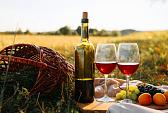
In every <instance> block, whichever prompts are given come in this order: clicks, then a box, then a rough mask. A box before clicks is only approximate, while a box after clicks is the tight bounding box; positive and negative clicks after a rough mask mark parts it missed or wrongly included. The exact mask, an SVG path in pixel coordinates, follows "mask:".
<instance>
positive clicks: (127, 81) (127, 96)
mask: <svg viewBox="0 0 168 113" xmlns="http://www.w3.org/2000/svg"><path fill="white" fill-rule="evenodd" d="M126 77H127V79H126V99H129V78H130V76H129V75H126Z"/></svg>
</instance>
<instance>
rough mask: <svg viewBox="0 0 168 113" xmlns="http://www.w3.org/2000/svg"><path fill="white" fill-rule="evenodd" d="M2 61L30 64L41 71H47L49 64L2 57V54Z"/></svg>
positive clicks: (0, 56)
mask: <svg viewBox="0 0 168 113" xmlns="http://www.w3.org/2000/svg"><path fill="white" fill-rule="evenodd" d="M0 61H12V62H17V63H22V64H28V65H32V66H35V67H37V68H40V69H46V68H47V66H48V65H47V64H46V63H44V62H37V61H34V60H31V59H26V58H21V57H14V56H11V55H1V54H0Z"/></svg>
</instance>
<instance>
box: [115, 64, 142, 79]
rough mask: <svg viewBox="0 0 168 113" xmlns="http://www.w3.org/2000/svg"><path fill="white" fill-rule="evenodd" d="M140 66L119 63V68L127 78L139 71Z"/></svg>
mask: <svg viewBox="0 0 168 113" xmlns="http://www.w3.org/2000/svg"><path fill="white" fill-rule="evenodd" d="M138 66H139V63H118V68H119V69H120V71H121V72H122V73H123V74H124V75H126V76H131V75H132V74H133V73H134V72H135V71H136V70H137V69H138Z"/></svg>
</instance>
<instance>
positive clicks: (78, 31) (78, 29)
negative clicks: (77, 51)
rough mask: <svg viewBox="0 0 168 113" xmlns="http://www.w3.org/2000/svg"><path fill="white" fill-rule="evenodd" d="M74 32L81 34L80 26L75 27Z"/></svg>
mask: <svg viewBox="0 0 168 113" xmlns="http://www.w3.org/2000/svg"><path fill="white" fill-rule="evenodd" d="M76 32H77V33H78V35H81V26H78V27H77V29H76Z"/></svg>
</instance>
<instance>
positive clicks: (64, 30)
mask: <svg viewBox="0 0 168 113" xmlns="http://www.w3.org/2000/svg"><path fill="white" fill-rule="evenodd" d="M58 31H59V32H60V34H61V35H70V34H72V32H71V29H70V28H69V27H68V26H64V27H62V28H60V29H59V30H58Z"/></svg>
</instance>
